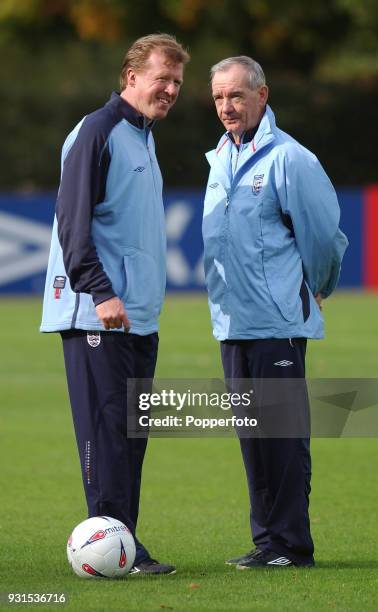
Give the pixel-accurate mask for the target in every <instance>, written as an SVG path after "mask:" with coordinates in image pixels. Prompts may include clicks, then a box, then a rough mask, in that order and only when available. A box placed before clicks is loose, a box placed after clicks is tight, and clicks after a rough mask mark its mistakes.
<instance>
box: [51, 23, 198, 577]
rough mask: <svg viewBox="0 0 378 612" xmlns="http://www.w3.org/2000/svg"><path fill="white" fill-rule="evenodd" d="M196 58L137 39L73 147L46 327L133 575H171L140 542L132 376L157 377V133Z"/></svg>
mask: <svg viewBox="0 0 378 612" xmlns="http://www.w3.org/2000/svg"><path fill="white" fill-rule="evenodd" d="M188 60H189V55H188V54H187V53H186V51H185V50H184V49H183V48H182V46H181V45H180V44H179V43H178V42H177V41H176V40H175V38H174V37H172V36H169V35H166V34H155V35H149V36H145V37H143V38H140V39H138V40H137V41H136V42H135V43H134V44H133V45H132V46H131V47H130V49H129V51H128V52H127V54H126V56H125V59H124V62H123V66H122V72H121V93H120V94H118V93H113V94H112V96H111V98H110V100H109V101H108V102H107V104H105V106H104V107H103V108H101V109H99V110H97V111H95V112H93V113H91V114H89V115H87V116H86V117H84V119H83V120H82V121H80V123H79V124H78V125H77V126H76V127H75V128H74V130H73V131H72V132H71V133H70V134H69V136H68V138H67V139H66V141H65V143H64V146H63V152H62V173H61V182H60V187H59V192H58V198H57V204H56V215H55V221H54V227H53V234H52V241H51V251H50V258H49V264H48V270H47V277H46V287H45V296H44V303H43V316H42V324H41V331H44V332H60V333H61V336H62V340H63V351H64V358H65V365H66V373H67V381H68V388H69V394H70V401H71V408H72V414H73V420H74V425H75V433H76V439H77V444H78V450H79V455H80V462H81V467H82V477H83V483H84V489H85V494H86V499H87V505H88V515H89V516H90V517H91V516H97V515H107V516H111V517H114V518H116V519H119V520H121V521H123V522H124V523H125V524H126V525H127V526H128V527H129V529H130V530H131V532H132V533H133V535H134V537H135V542H136V558H135V562H134V566H133V568H132V570H131V573H133V574H135V575H138V574H159V575H164V574H172V573H174V572H175V568H174V567H173V566H171V565H167V564H162V563H159V562H157V561H156V560H154V559H152V558H151V556H150V554H149V552H148V551H147V549H146V548H145V547H144V546H143V545H142V543H141V542H140V541H139V540H138V539H137V538H136V535H135V531H136V525H137V518H138V510H139V495H140V485H141V474H142V464H143V459H144V454H145V450H146V444H147V439H146V437H144V438H136V439H135V438H134V439H133V438H128V437H127V401H126V398H127V379H129V378H131V379H152V378H153V376H154V371H155V365H156V358H157V348H158V334H157V330H158V316H159V313H160V309H161V306H162V302H163V298H164V293H165V278H166V262H165V257H166V238H165V221H164V209H163V200H162V177H161V173H160V170H159V166H158V162H157V159H156V156H155V146H154V140H153V136H152V132H151V128H152V125H153V122H154V121H155V120H159V119H163V118H164V117H166V115H167V113H168V111H169V109H170V108H171V107H172V106H173V105H174V103H175V102H176V99H177V96H178V94H179V90H180V87H181V84H182V80H183V69H184V65H185V63H186V62H187V61H188Z"/></svg>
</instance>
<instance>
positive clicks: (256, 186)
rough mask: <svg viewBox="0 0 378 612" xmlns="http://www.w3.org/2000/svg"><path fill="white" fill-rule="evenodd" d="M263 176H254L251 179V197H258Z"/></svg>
mask: <svg viewBox="0 0 378 612" xmlns="http://www.w3.org/2000/svg"><path fill="white" fill-rule="evenodd" d="M263 180H264V175H263V174H255V176H254V177H253V183H252V193H253V195H255V196H256V195H258V194H259V193H260V191H261V189H262V186H263Z"/></svg>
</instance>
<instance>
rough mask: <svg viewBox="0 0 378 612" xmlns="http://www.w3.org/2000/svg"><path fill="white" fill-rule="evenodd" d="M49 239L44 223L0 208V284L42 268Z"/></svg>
mask: <svg viewBox="0 0 378 612" xmlns="http://www.w3.org/2000/svg"><path fill="white" fill-rule="evenodd" d="M50 239H51V228H50V227H49V226H48V225H46V224H45V223H39V222H38V221H32V220H31V219H26V218H24V217H20V216H16V215H10V214H8V213H4V212H0V286H1V285H7V284H9V283H14V282H16V281H18V280H20V279H21V278H26V277H27V276H33V275H34V274H39V273H41V272H45V270H46V267H47V260H48V256H49V250H50ZM28 247H32V249H30V248H29V249H28Z"/></svg>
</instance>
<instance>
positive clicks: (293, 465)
mask: <svg viewBox="0 0 378 612" xmlns="http://www.w3.org/2000/svg"><path fill="white" fill-rule="evenodd" d="M305 353H306V339H305V338H293V339H290V340H289V339H266V340H226V341H224V342H222V343H221V355H222V363H223V369H224V374H225V378H226V379H248V378H255V379H272V378H274V379H279V378H302V379H304V377H305ZM268 384H269V383H268ZM304 401H305V402H306V403H307V396H306V395H305V398H304ZM294 409H295V407H293V410H294ZM305 409H306V410H307V409H308V406H307V405H306V406H305ZM239 441H240V447H241V452H242V456H243V461H244V466H245V471H246V475H247V480H248V489H249V497H250V522H251V531H252V538H253V541H254V544H255V545H256V547H258V548H259V549H260V550H270V551H274V552H276V553H278V554H280V555H284V556H286V557H287V558H289V559H290V560H292V561H293V562H294V563H296V564H298V565H301V564H307V563H308V562H309V561H312V560H313V554H314V546H313V542H312V538H311V533H310V521H309V514H308V506H309V494H310V479H311V457H310V440H309V438H281V437H271V438H257V437H255V438H247V437H240V438H239Z"/></svg>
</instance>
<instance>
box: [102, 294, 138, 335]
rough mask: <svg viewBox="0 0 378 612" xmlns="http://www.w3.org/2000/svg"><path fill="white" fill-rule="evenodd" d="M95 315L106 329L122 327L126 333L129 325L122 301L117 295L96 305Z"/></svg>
mask: <svg viewBox="0 0 378 612" xmlns="http://www.w3.org/2000/svg"><path fill="white" fill-rule="evenodd" d="M96 312H97V316H98V318H99V319H100V321H102V324H103V326H104V327H105V329H106V330H109V329H119V328H120V327H122V326H123V327H124V330H125V332H126V333H127V332H128V331H129V329H130V327H131V325H130V321H129V319H128V317H127V312H126V310H125V308H124V305H123V303H122V302H121V300H120V299H119V298H117V297H112V298H110V300H106V301H105V302H102V303H101V304H99V305H98V306H96Z"/></svg>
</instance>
